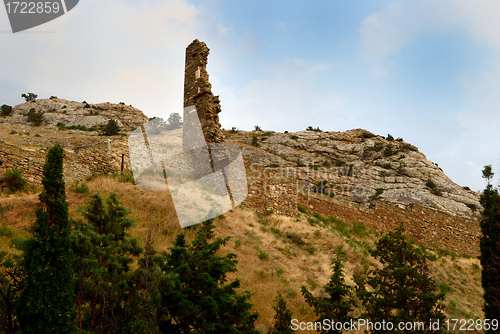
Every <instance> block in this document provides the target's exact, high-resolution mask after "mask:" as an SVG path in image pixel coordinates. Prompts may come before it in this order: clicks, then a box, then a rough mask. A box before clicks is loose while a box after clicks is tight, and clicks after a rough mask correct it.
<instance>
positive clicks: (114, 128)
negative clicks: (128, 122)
mask: <svg viewBox="0 0 500 334" xmlns="http://www.w3.org/2000/svg"><path fill="white" fill-rule="evenodd" d="M119 132H120V128H119V127H118V123H117V122H116V121H115V120H114V119H110V120H109V121H108V123H107V124H106V126H105V127H104V131H103V133H104V134H105V135H106V136H116V135H117V134H118V133H119Z"/></svg>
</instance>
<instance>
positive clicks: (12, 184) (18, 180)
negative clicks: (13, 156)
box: [5, 169, 28, 192]
mask: <svg viewBox="0 0 500 334" xmlns="http://www.w3.org/2000/svg"><path fill="white" fill-rule="evenodd" d="M5 182H7V183H8V185H9V189H10V191H12V192H16V191H17V190H19V189H23V188H25V187H26V185H27V184H28V183H27V182H26V180H25V179H24V178H23V172H22V171H21V170H12V169H9V170H8V171H7V173H6V175H5Z"/></svg>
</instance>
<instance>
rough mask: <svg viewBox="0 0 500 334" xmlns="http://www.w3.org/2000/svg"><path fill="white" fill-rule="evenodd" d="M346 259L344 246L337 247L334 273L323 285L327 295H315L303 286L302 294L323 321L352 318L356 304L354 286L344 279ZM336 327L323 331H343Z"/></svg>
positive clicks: (333, 262)
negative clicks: (351, 314)
mask: <svg viewBox="0 0 500 334" xmlns="http://www.w3.org/2000/svg"><path fill="white" fill-rule="evenodd" d="M344 261H345V252H344V251H343V250H342V247H339V248H338V249H337V252H336V254H335V256H334V258H333V260H332V269H333V274H332V276H331V277H330V281H329V282H328V283H327V284H326V285H325V286H324V287H323V289H324V290H325V292H326V294H327V296H326V297H314V296H313V295H312V294H311V292H309V291H308V290H307V288H306V287H305V286H302V288H301V290H302V294H303V295H304V298H305V299H306V301H307V303H308V304H309V305H310V306H311V307H313V308H314V312H315V313H316V315H317V316H319V319H318V320H317V321H319V322H322V321H323V319H335V321H336V322H342V323H344V322H349V321H350V320H351V316H350V313H351V312H352V311H353V309H354V306H355V305H356V303H355V301H354V299H353V297H352V287H351V286H349V285H347V284H345V281H344V273H343V268H344V264H343V263H344ZM341 332H342V331H337V330H335V329H323V330H322V331H321V333H341Z"/></svg>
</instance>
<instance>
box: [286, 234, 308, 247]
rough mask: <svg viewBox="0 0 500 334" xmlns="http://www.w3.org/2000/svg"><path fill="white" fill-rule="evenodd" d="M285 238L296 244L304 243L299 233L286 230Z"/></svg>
mask: <svg viewBox="0 0 500 334" xmlns="http://www.w3.org/2000/svg"><path fill="white" fill-rule="evenodd" d="M285 238H286V239H289V240H290V241H291V242H293V243H294V244H296V245H298V246H300V245H304V244H305V242H304V240H302V236H301V235H300V234H299V233H295V232H287V233H285Z"/></svg>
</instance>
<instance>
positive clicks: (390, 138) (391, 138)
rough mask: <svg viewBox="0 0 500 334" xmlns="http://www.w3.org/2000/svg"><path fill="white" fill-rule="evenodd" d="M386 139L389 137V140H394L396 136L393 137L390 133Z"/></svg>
mask: <svg viewBox="0 0 500 334" xmlns="http://www.w3.org/2000/svg"><path fill="white" fill-rule="evenodd" d="M385 139H387V140H388V141H393V140H394V137H393V136H391V134H388V135H387V138H385Z"/></svg>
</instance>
